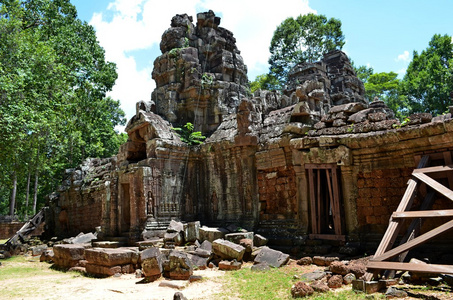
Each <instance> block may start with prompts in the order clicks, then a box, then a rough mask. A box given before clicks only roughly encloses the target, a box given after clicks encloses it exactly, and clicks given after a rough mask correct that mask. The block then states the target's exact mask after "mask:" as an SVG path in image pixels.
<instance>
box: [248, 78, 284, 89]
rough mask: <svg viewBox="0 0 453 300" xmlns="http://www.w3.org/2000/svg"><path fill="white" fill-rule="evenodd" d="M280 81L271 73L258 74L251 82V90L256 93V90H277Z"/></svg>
mask: <svg viewBox="0 0 453 300" xmlns="http://www.w3.org/2000/svg"><path fill="white" fill-rule="evenodd" d="M279 86H280V83H279V82H278V80H277V79H276V78H275V77H274V76H272V75H269V74H261V75H258V76H256V78H255V80H254V81H252V82H250V91H251V92H252V93H254V92H255V91H256V90H260V89H261V90H268V91H272V90H277V89H279Z"/></svg>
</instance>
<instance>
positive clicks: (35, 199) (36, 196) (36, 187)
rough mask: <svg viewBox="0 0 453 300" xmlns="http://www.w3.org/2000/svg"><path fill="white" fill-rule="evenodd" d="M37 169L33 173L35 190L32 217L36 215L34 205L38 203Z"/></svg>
mask: <svg viewBox="0 0 453 300" xmlns="http://www.w3.org/2000/svg"><path fill="white" fill-rule="evenodd" d="M38 175H39V174H38V168H36V173H35V188H34V194H33V215H36V203H37V202H38Z"/></svg>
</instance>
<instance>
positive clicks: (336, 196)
mask: <svg viewBox="0 0 453 300" xmlns="http://www.w3.org/2000/svg"><path fill="white" fill-rule="evenodd" d="M338 179H339V178H338V172H337V168H334V169H332V187H333V205H334V209H333V211H335V215H334V222H335V234H337V235H340V234H342V233H343V229H342V223H341V207H340V187H339V184H338Z"/></svg>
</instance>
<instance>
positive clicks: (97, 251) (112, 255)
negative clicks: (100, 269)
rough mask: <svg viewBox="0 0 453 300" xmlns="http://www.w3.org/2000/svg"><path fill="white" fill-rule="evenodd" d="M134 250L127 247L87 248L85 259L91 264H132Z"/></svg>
mask: <svg viewBox="0 0 453 300" xmlns="http://www.w3.org/2000/svg"><path fill="white" fill-rule="evenodd" d="M134 254H135V252H134V251H132V250H130V249H127V248H114V249H110V248H93V249H86V251H85V259H86V260H87V261H88V263H90V264H95V265H100V266H106V267H113V266H120V265H127V264H132V256H133V255H134Z"/></svg>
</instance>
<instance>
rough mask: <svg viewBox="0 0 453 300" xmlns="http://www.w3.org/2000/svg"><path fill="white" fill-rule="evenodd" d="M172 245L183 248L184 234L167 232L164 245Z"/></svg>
mask: <svg viewBox="0 0 453 300" xmlns="http://www.w3.org/2000/svg"><path fill="white" fill-rule="evenodd" d="M169 243H172V244H174V245H176V246H181V245H182V244H183V243H184V237H183V234H182V232H167V233H165V235H164V244H169Z"/></svg>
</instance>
